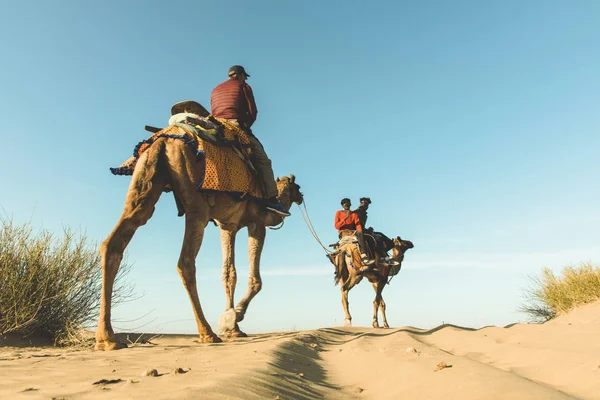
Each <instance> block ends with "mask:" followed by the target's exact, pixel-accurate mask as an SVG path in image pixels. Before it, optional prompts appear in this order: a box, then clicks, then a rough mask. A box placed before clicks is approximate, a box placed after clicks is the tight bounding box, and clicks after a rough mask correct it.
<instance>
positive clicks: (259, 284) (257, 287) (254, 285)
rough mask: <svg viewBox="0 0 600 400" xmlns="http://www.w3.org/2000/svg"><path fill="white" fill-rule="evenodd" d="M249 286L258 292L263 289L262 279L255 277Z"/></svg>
mask: <svg viewBox="0 0 600 400" xmlns="http://www.w3.org/2000/svg"><path fill="white" fill-rule="evenodd" d="M248 286H249V287H250V290H251V291H252V292H253V293H258V292H260V290H261V289H262V281H261V280H260V279H253V280H251V281H250V283H249V285H248Z"/></svg>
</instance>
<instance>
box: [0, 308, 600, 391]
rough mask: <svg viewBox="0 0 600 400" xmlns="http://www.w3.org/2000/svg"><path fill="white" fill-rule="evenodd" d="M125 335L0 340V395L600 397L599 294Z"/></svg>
mask: <svg viewBox="0 0 600 400" xmlns="http://www.w3.org/2000/svg"><path fill="white" fill-rule="evenodd" d="M124 337H127V335H124ZM128 337H129V339H130V340H131V341H133V342H135V341H136V340H137V343H134V344H133V345H131V346H130V347H129V348H128V349H124V350H119V351H113V352H96V351H93V350H90V349H86V350H83V349H79V350H78V349H72V348H71V349H64V348H63V349H61V348H54V347H44V346H35V344H34V345H31V344H24V343H14V342H8V341H7V340H6V339H5V340H4V341H0V346H1V347H0V399H53V398H54V399H446V400H452V399H461V400H463V399H574V398H577V399H600V302H599V303H594V304H590V305H587V306H584V307H581V308H579V309H577V310H575V311H573V312H571V313H569V314H567V315H564V316H561V317H559V318H557V319H555V320H552V321H550V322H548V323H545V324H541V325H540V324H515V325H512V326H508V327H505V328H499V327H486V328H482V329H478V330H475V329H470V328H463V327H458V326H453V325H444V326H439V327H437V328H435V329H431V330H422V329H418V328H412V327H403V328H395V329H394V328H392V329H373V328H358V327H354V328H323V329H317V330H313V331H293V332H273V333H267V334H255V335H250V336H249V337H247V338H238V339H231V340H228V341H226V342H224V343H219V344H200V343H197V342H195V337H194V336H193V335H162V336H158V337H152V336H151V335H144V336H143V337H142V338H141V339H138V337H139V335H133V334H129V335H128ZM148 338H150V339H149V343H148V342H145V341H144V340H145V339H148ZM0 340H1V339H0ZM151 369H155V370H156V372H157V375H158V376H142V374H143V373H144V372H145V371H148V370H151Z"/></svg>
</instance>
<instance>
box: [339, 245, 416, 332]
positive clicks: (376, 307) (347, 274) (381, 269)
mask: <svg viewBox="0 0 600 400" xmlns="http://www.w3.org/2000/svg"><path fill="white" fill-rule="evenodd" d="M365 237H368V236H365ZM393 242H394V247H393V248H392V257H391V258H392V259H393V260H395V261H397V262H398V263H399V265H398V266H397V267H396V268H400V267H401V266H402V261H403V260H404V253H405V252H406V251H407V250H408V249H412V248H413V247H414V245H413V243H412V242H411V241H410V240H402V239H401V238H400V236H397V237H395V238H394V239H393ZM332 261H333V263H334V265H335V270H336V274H335V284H336V285H337V284H338V283H340V288H341V290H342V305H343V307H344V312H345V313H346V319H345V321H344V325H345V326H352V316H351V315H350V310H349V307H348V292H349V291H350V289H352V288H353V287H354V286H356V285H357V284H358V283H360V281H362V279H363V277H366V278H367V279H368V280H369V282H371V283H372V284H373V289H375V300H373V328H381V326H380V325H379V321H378V319H377V314H378V311H381V317H382V319H383V327H384V328H389V327H390V326H389V325H388V322H387V318H386V315H385V302H384V301H383V297H382V296H381V292H382V291H383V288H384V287H385V285H387V284H388V283H389V280H388V278H389V274H390V270H391V268H392V267H391V266H389V265H384V264H382V263H381V262H380V256H379V254H375V266H376V267H377V268H376V271H373V270H368V271H365V272H362V273H361V272H358V271H356V270H355V269H354V268H352V267H349V266H348V265H347V264H346V260H345V257H344V255H343V253H341V252H338V253H336V254H334V255H332Z"/></svg>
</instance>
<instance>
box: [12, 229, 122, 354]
mask: <svg viewBox="0 0 600 400" xmlns="http://www.w3.org/2000/svg"><path fill="white" fill-rule="evenodd" d="M129 269H130V266H129V265H128V264H126V263H124V265H123V266H122V267H121V269H120V270H119V274H118V275H117V279H116V283H115V290H114V294H113V303H114V304H118V303H119V302H122V301H124V300H127V299H128V298H131V295H132V289H131V286H129V285H126V284H123V279H122V278H123V276H125V275H126V274H127V272H128V270H129ZM101 289H102V269H101V265H100V254H99V252H98V247H97V245H95V244H93V243H90V242H89V241H88V239H87V238H86V236H85V235H84V234H75V233H74V232H73V231H72V230H71V229H68V228H67V229H64V232H63V235H62V237H57V236H56V235H55V234H53V233H51V232H49V231H47V230H40V231H37V232H34V229H33V227H32V226H31V224H29V223H26V224H22V225H19V224H15V223H13V221H10V220H2V221H1V230H0V335H5V334H8V333H11V334H13V335H17V336H19V337H28V336H31V335H35V336H38V335H41V336H45V337H49V338H51V339H53V340H54V343H55V344H58V345H65V344H72V342H73V341H77V338H79V337H80V335H79V334H78V332H80V330H81V329H83V328H85V327H90V326H92V324H93V323H95V321H96V320H97V318H98V311H99V305H100V295H101Z"/></svg>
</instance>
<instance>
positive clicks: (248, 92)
mask: <svg viewBox="0 0 600 400" xmlns="http://www.w3.org/2000/svg"><path fill="white" fill-rule="evenodd" d="M228 75H229V79H228V80H226V81H225V82H222V83H220V84H219V85H217V87H215V88H214V89H213V91H212V93H211V95H210V108H211V113H212V115H213V116H215V117H217V118H225V119H227V120H229V121H231V122H233V123H234V124H236V125H238V126H239V127H240V128H242V129H243V130H244V131H245V132H246V133H248V137H249V139H250V145H251V146H252V164H253V165H254V167H255V168H256V172H257V173H258V177H259V179H260V181H261V183H262V187H263V192H264V193H263V195H264V196H265V198H266V199H267V206H266V208H267V210H269V211H271V212H274V213H277V214H279V215H281V216H284V217H287V216H289V215H290V212H289V211H288V210H287V209H286V208H285V207H284V206H283V205H282V204H281V203H280V202H279V201H278V200H277V184H276V183H275V176H274V174H273V167H272V163H271V160H270V159H269V157H268V156H267V153H266V152H265V149H264V147H263V145H262V144H261V143H260V141H259V140H258V139H257V138H256V136H254V134H253V133H252V129H250V128H251V127H252V124H254V121H256V116H257V115H258V110H257V108H256V103H255V101H254V94H253V93H252V88H251V87H250V85H248V84H247V83H246V79H248V77H250V75H248V73H246V70H245V69H244V67H242V66H241V65H234V66H233V67H231V68H229V74H228Z"/></svg>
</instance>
